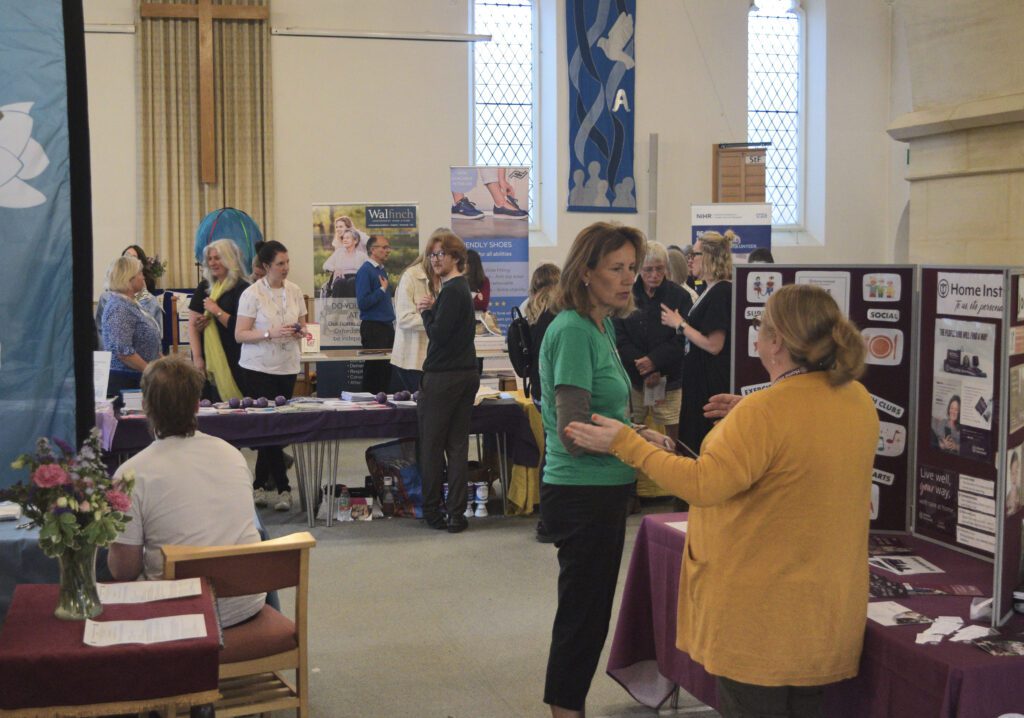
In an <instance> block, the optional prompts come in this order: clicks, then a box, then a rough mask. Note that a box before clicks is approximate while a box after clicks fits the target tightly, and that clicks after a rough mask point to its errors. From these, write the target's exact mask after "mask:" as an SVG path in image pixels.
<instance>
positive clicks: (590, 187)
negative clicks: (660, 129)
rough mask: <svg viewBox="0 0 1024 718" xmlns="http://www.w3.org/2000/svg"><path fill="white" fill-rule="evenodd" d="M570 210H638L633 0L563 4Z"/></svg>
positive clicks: (579, 0) (582, 0) (571, 0)
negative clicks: (634, 165) (567, 84)
mask: <svg viewBox="0 0 1024 718" xmlns="http://www.w3.org/2000/svg"><path fill="white" fill-rule="evenodd" d="M565 13H566V22H565V36H566V43H565V44H566V52H567V53H568V61H569V62H568V68H569V93H568V100H569V172H568V177H569V206H568V207H567V209H568V210H569V211H570V212H604V213H607V212H634V213H635V212H636V181H635V179H634V176H633V118H634V112H635V111H636V106H635V104H634V99H635V92H634V88H635V85H636V38H635V36H634V34H633V30H634V27H635V25H636V0H616V1H615V2H612V0H567V1H566V3H565Z"/></svg>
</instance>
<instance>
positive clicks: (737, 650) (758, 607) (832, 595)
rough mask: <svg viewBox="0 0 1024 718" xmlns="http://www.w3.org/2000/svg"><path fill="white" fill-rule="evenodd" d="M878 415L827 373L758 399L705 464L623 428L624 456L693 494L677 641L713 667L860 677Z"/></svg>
mask: <svg viewBox="0 0 1024 718" xmlns="http://www.w3.org/2000/svg"><path fill="white" fill-rule="evenodd" d="M878 428H879V423H878V415H877V413H876V411H875V407H874V405H873V403H872V401H871V396H870V395H869V394H868V392H867V391H866V390H865V389H864V387H863V385H861V384H860V383H859V382H851V383H848V384H846V385H844V386H841V387H835V388H834V387H831V386H829V384H828V381H827V379H826V377H825V374H824V373H822V372H815V373H811V374H801V375H796V376H792V377H789V378H786V379H783V380H782V381H780V382H779V383H778V384H775V385H773V386H771V387H770V388H768V389H765V390H763V391H759V392H757V393H755V394H752V395H750V396H747V397H746V398H744V399H743V401H741V402H740V403H739V404H738V405H737V406H736V408H734V409H733V410H732V411H731V412H730V413H729V415H728V416H727V417H726V418H725V419H723V420H722V421H720V422H719V423H718V424H717V425H716V426H715V427H714V428H713V429H712V430H711V432H710V433H708V435H707V437H706V438H705V439H704V443H703V445H702V446H701V456H700V458H699V459H697V460H692V459H688V458H683V457H679V456H676V455H674V454H669V453H668V452H666V451H661V450H658V449H657V448H655V447H653V446H652V445H651V444H649V443H647V442H646V441H644V440H643V439H642V438H641V437H640V436H639V435H638V434H636V433H635V432H633V431H631V430H629V429H623V430H622V431H621V432H620V433H619V435H618V436H617V437H616V439H615V442H614V443H613V445H612V453H613V454H614V455H615V456H617V457H619V458H620V459H621V460H622V461H624V462H626V463H627V464H630V465H631V466H634V467H636V468H638V469H641V470H643V471H644V472H645V473H646V474H647V475H648V476H650V477H651V478H652V479H654V480H655V481H656V482H657V483H658V484H660V485H661V486H663V487H665V488H666V489H668V490H669V491H671V492H672V493H673V494H675V495H677V496H680V497H682V498H683V499H686V500H687V501H689V502H690V505H691V509H690V519H689V527H688V531H687V538H686V549H685V552H684V556H683V566H682V570H681V572H680V579H679V608H678V619H677V646H678V647H679V649H680V650H682V651H685V652H686V653H688V654H690V656H691V657H692V658H693V659H694V660H696V661H698V662H700V663H701V664H703V665H704V668H705V669H706V670H707V671H708V672H709V673H711V674H713V675H717V676H725V677H726V678H731V679H733V680H736V681H741V682H743V683H752V684H755V685H761V686H782V685H791V686H813V685H822V684H826V683H832V682H835V681H839V680H842V679H845V678H850V677H852V676H855V675H856V674H857V666H858V663H859V660H860V652H861V647H862V643H863V639H864V623H865V616H866V611H867V602H868V563H867V559H868V557H867V546H868V524H869V510H870V509H869V505H870V501H871V469H872V465H873V462H874V456H875V447H876V445H877V442H878Z"/></svg>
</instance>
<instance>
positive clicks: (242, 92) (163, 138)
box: [137, 0, 274, 287]
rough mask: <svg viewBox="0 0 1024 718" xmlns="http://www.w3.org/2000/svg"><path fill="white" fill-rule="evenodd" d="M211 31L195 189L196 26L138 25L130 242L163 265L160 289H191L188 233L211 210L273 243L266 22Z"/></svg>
mask: <svg viewBox="0 0 1024 718" xmlns="http://www.w3.org/2000/svg"><path fill="white" fill-rule="evenodd" d="M148 1H149V2H152V0H148ZM161 1H163V0H161ZM172 1H180V0H172ZM215 4H225V5H228V4H235V5H262V6H266V5H268V4H269V0H248V1H241V2H238V1H236V2H221V3H215ZM213 27H214V30H213V53H214V98H215V99H214V124H215V127H216V145H217V154H216V163H217V183H216V184H203V183H202V182H201V181H200V177H199V32H198V23H197V21H195V20H187V19H180V20H179V19H163V18H140V19H139V31H138V52H137V76H138V78H139V92H138V98H139V102H138V110H137V115H138V126H139V128H140V151H139V167H138V176H139V181H140V185H141V192H140V193H139V206H140V210H139V218H138V222H139V227H138V228H139V239H140V242H139V243H140V244H141V245H142V247H143V249H145V250H146V252H148V253H151V254H158V255H159V256H160V258H161V259H163V260H166V261H167V274H165V275H164V277H163V279H162V281H161V285H162V286H163V287H192V286H195V284H196V268H195V255H194V254H193V246H194V243H195V232H196V228H197V227H198V226H199V223H200V222H201V221H202V219H203V217H205V216H206V215H207V214H208V213H210V212H211V211H213V210H215V209H220V208H221V207H235V208H237V209H240V210H242V211H243V212H246V213H247V214H248V215H249V216H250V217H252V218H253V219H254V220H255V221H256V223H257V224H258V225H259V226H260V229H261V230H262V231H263V234H264V236H265V237H267V238H271V237H273V236H274V226H273V206H274V188H273V178H274V167H273V125H272V116H273V112H272V105H271V100H272V92H271V84H270V77H271V73H270V27H269V23H267V22H254V21H238V20H215V21H214V24H213Z"/></svg>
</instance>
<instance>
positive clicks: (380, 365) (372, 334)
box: [359, 321, 395, 394]
mask: <svg viewBox="0 0 1024 718" xmlns="http://www.w3.org/2000/svg"><path fill="white" fill-rule="evenodd" d="M359 340H360V342H361V343H362V345H363V349H391V348H392V347H393V346H395V325H394V324H393V323H392V322H370V321H363V322H360V323H359ZM390 385H391V362H389V361H384V360H382V359H377V360H374V361H367V362H363V391H368V392H370V393H372V394H376V393H378V392H381V391H387V390H388V387H389V386H390Z"/></svg>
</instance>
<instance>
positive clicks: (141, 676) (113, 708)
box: [0, 581, 220, 716]
mask: <svg viewBox="0 0 1024 718" xmlns="http://www.w3.org/2000/svg"><path fill="white" fill-rule="evenodd" d="M57 593H58V587H57V586H56V585H55V584H49V585H36V586H28V585H22V586H18V587H17V589H16V590H15V592H14V600H13V601H12V602H11V608H10V611H9V612H8V614H7V620H6V621H5V622H4V624H3V627H2V628H0V712H2V711H13V713H11V714H9V715H16V716H22V715H25V716H27V715H47V716H53V715H64V716H94V715H102V714H110V713H128V712H132V713H134V712H139V711H145V710H155V709H158V708H160V707H162V706H166V705H171V704H175V705H178V706H196V705H202V704H207V703H212V702H214V701H215V700H216V699H217V696H218V691H217V672H218V656H219V652H220V628H219V626H218V624H217V616H216V611H215V610H214V604H213V594H212V592H211V590H210V586H209V584H208V583H207V582H206V581H204V582H203V592H202V594H201V595H199V596H192V597H189V598H179V599H174V600H169V601H156V602H152V603H139V604H118V605H107V606H104V607H103V613H102V614H100V615H99V616H98V617H97V618H96V620H97V621H116V620H137V619H145V618H156V617H161V616H176V615H184V614H192V613H202V614H203V615H204V617H205V619H206V634H207V635H206V637H205V638H195V639H187V640H181V641H171V642H167V643H154V644H151V645H139V644H133V645H122V646H109V647H103V648H98V647H94V646H87V645H85V644H84V643H83V642H82V636H83V634H84V631H85V622H84V621H61V620H58V619H57V618H55V617H54V615H53V609H54V607H55V606H56V605H57ZM5 715H8V714H6V713H5Z"/></svg>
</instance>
